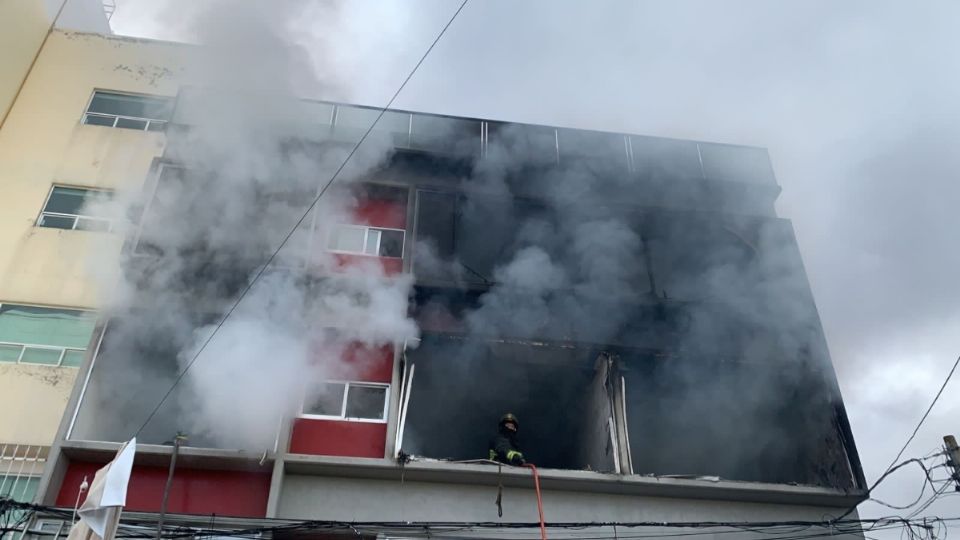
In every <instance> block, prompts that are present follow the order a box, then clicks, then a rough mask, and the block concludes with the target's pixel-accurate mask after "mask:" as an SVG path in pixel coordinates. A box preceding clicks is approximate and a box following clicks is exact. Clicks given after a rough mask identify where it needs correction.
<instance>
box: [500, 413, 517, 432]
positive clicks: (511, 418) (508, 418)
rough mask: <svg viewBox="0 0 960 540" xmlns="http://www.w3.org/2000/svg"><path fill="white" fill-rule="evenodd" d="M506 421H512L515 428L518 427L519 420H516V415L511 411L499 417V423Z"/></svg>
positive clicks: (502, 423)
mask: <svg viewBox="0 0 960 540" xmlns="http://www.w3.org/2000/svg"><path fill="white" fill-rule="evenodd" d="M507 422H511V423H513V425H514V426H517V429H518V430H519V429H520V422H519V421H518V420H517V417H516V416H514V414H513V413H507V414H505V415H503V416H501V417H500V425H501V426H502V425H504V424H506V423H507Z"/></svg>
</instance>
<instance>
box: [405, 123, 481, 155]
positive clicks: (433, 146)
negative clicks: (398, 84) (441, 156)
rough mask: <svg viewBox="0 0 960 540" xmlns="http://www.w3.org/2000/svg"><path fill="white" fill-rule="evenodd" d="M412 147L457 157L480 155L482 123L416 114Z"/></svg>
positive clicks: (411, 140) (411, 137)
mask: <svg viewBox="0 0 960 540" xmlns="http://www.w3.org/2000/svg"><path fill="white" fill-rule="evenodd" d="M410 146H411V148H417V149H421V150H428V151H430V152H442V153H446V154H454V155H457V156H470V155H475V154H479V153H480V121H479V120H467V119H465V118H447V117H445V116H433V115H428V114H415V115H413V129H412V133H411V135H410Z"/></svg>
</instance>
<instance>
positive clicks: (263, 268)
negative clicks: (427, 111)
mask: <svg viewBox="0 0 960 540" xmlns="http://www.w3.org/2000/svg"><path fill="white" fill-rule="evenodd" d="M469 1H470V0H463V2H461V3H460V7H458V8H457V10H456V11H455V12H454V13H453V15H452V16H451V17H450V20H448V21H447V24H446V25H444V27H443V29H441V30H440V33H439V34H437V37H436V38H435V39H434V40H433V43H431V44H430V46H429V47H427V50H426V52H424V53H423V55H422V56H421V57H420V60H419V61H418V62H417V63H416V65H415V66H413V69H412V70H411V71H410V73H409V74H408V75H407V77H406V79H404V80H403V83H401V84H400V87H399V88H397V91H396V92H394V94H393V96H392V97H391V98H390V101H388V102H387V104H386V105H384V106H383V108H381V109H380V113H379V114H378V115H377V117H376V119H374V121H373V123H371V124H370V127H369V128H367V130H366V131H365V132H364V133H363V136H362V137H360V140H359V141H357V143H356V144H355V145H354V146H353V148H352V149H351V150H350V152H349V153H348V154H347V156H346V157H345V158H344V160H343V162H342V163H340V166H339V167H337V170H336V171H334V173H333V175H332V176H331V177H330V180H328V181H327V183H326V184H325V185H324V186H323V188H321V189H320V191H319V193H318V194H317V196H316V197H314V199H313V202H312V203H310V206H309V207H307V210H306V211H305V212H304V213H303V215H302V216H300V219H298V220H297V222H296V223H295V224H294V226H293V228H292V229H290V232H289V233H287V235H286V236H285V237H284V238H283V241H282V242H280V245H279V246H277V249H276V250H274V252H273V254H271V255H270V257H269V258H268V259H267V261H266V262H265V263H264V264H263V266H261V267H260V269H259V270H258V271H257V273H256V274H255V275H254V277H253V279H251V280H250V282H249V283H248V284H247V286H246V287H244V289H243V290H242V291H241V292H240V295H239V296H238V297H237V299H236V301H235V302H234V303H233V304H232V305H231V307H230V309H229V310H227V312H226V314H225V315H224V316H223V317H222V318H221V319H220V321H219V322H218V323H217V325H216V326H215V327H214V329H213V331H212V332H210V333H209V335H208V336H207V337H206V338H205V339H204V340H203V343H202V344H201V345H200V348H199V349H197V352H196V353H195V354H194V355H193V358H191V359H190V362H188V363H187V365H186V367H185V368H184V369H183V370H182V371H181V372H180V373H179V374H178V375H177V377H176V379H174V381H173V384H171V385H170V388H169V389H168V390H167V392H166V393H165V394H164V395H163V397H162V398H161V399H160V402H159V403H157V406H156V407H154V409H153V411H152V412H151V413H150V415H149V416H147V419H146V420H145V421H144V422H143V425H141V426H140V428H139V429H138V430H137V431H136V433H135V434H134V437H137V436H138V435H140V432H141V431H143V429H144V428H145V427H147V424H149V423H150V421H151V420H153V417H154V416H155V415H156V414H157V411H159V410H160V407H162V406H163V404H164V403H165V402H166V401H167V399H168V398H169V397H170V395H171V394H172V393H173V390H174V388H176V386H177V385H178V384H180V381H181V380H183V377H184V375H186V373H187V371H189V370H190V368H191V367H193V364H194V362H196V361H197V358H199V357H200V354H201V353H202V352H203V351H204V349H206V347H207V345H208V344H209V343H210V341H211V340H212V339H213V336H214V335H216V333H217V331H219V330H220V328H222V327H223V324H224V323H225V322H226V320H227V319H228V318H229V317H230V315H232V314H233V312H234V310H236V309H237V306H239V305H240V302H241V301H243V298H244V297H245V296H246V295H247V293H248V292H250V289H252V288H253V285H254V284H255V283H256V282H257V280H259V279H260V277H261V276H263V273H264V272H265V271H266V269H267V268H268V267H269V266H270V263H272V262H273V260H274V259H275V258H276V257H277V254H278V253H280V250H281V249H283V247H284V246H285V245H286V244H287V242H288V241H289V240H290V238H291V237H292V236H293V234H294V232H296V230H297V228H299V227H300V225H301V224H302V223H303V220H304V219H306V217H307V216H308V215H309V214H310V212H312V211H313V209H314V207H316V205H317V203H318V202H319V201H320V198H321V197H323V195H324V194H325V193H326V192H327V189H329V188H330V186H331V185H333V183H334V182H335V181H336V179H337V177H338V176H339V175H340V173H341V172H342V171H343V169H344V167H346V165H347V163H349V161H350V159H351V158H353V155H354V154H356V152H357V149H358V148H360V145H361V144H363V142H364V141H365V140H366V139H367V137H368V136H369V135H370V133H371V132H372V131H373V128H374V127H375V126H376V125H377V123H378V122H380V119H381V118H383V115H384V113H386V111H387V109H389V108H390V106H391V105H393V102H394V101H396V99H397V96H399V95H400V92H402V91H403V89H404V88H405V87H406V86H407V83H408V82H410V79H411V78H413V75H414V73H416V72H417V70H418V69H420V66H421V65H422V64H423V62H424V60H426V59H427V56H429V55H430V52H431V51H433V48H434V47H435V46H436V45H437V43H438V42H439V41H440V38H442V37H443V35H444V34H445V33H446V32H447V29H448V28H450V25H452V24H453V21H454V20H455V19H456V18H457V16H458V15H459V14H460V12H461V11H463V8H464V7H465V6H466V5H467V2H469Z"/></svg>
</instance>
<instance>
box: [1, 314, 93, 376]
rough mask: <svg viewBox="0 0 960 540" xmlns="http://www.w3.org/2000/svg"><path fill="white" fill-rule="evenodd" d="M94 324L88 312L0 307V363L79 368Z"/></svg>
mask: <svg viewBox="0 0 960 540" xmlns="http://www.w3.org/2000/svg"><path fill="white" fill-rule="evenodd" d="M95 322H96V317H95V315H94V314H93V313H92V312H89V311H79V310H72V309H54V308H42V307H34V306H21V305H16V304H0V363H20V364H38V365H44V366H62V367H78V366H80V363H81V362H82V361H83V355H84V351H85V349H86V348H87V344H88V343H89V341H90V336H92V335H93V327H94V324H95Z"/></svg>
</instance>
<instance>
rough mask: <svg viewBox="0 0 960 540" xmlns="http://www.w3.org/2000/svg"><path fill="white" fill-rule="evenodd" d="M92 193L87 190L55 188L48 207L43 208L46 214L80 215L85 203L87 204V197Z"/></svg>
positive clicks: (48, 200)
mask: <svg viewBox="0 0 960 540" xmlns="http://www.w3.org/2000/svg"><path fill="white" fill-rule="evenodd" d="M89 193H90V191H89V190H86V189H78V188H67V187H55V188H53V192H52V193H50V198H49V199H47V205H46V206H44V207H43V211H44V212H56V213H58V214H79V213H80V209H81V208H83V205H84V203H86V202H87V195H88V194H89Z"/></svg>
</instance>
